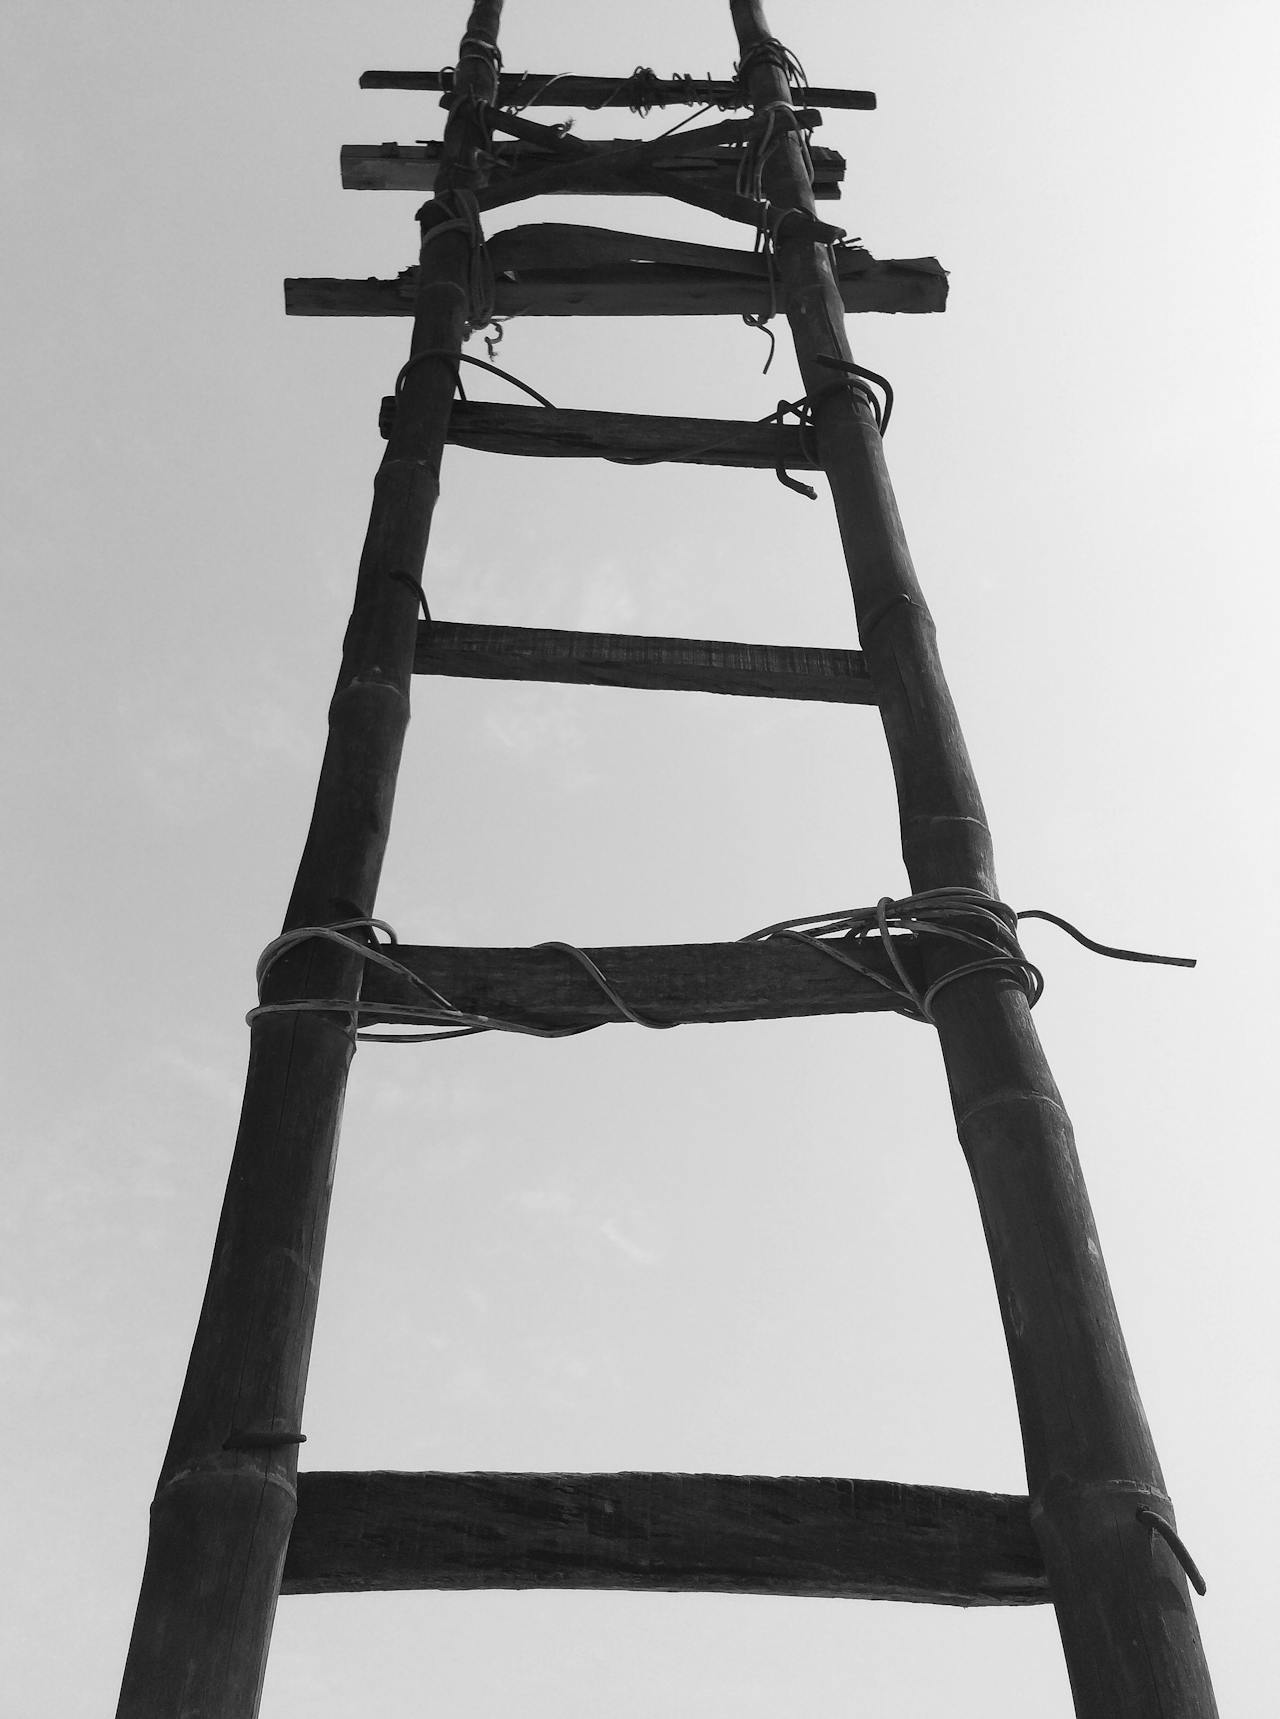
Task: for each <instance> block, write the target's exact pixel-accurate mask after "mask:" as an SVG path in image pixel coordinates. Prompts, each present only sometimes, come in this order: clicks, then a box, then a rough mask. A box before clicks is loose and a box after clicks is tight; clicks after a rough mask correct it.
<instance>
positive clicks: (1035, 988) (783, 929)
mask: <svg viewBox="0 0 1280 1719" xmlns="http://www.w3.org/2000/svg"><path fill="white" fill-rule="evenodd" d="M1022 919H1047V920H1049V921H1050V923H1051V924H1054V925H1057V926H1059V927H1060V928H1061V929H1062V930H1063V931H1066V932H1067V933H1068V934H1069V935H1070V936H1072V937H1074V938H1075V939H1076V941H1077V942H1079V943H1082V944H1083V945H1084V946H1085V947H1086V948H1087V949H1091V950H1093V951H1094V953H1095V954H1098V955H1106V956H1109V957H1110V958H1112V959H1113V960H1118V961H1150V962H1156V963H1158V964H1160V965H1162V966H1166V967H1194V966H1195V961H1194V960H1192V959H1191V958H1189V957H1187V956H1183V955H1147V954H1140V953H1139V952H1137V951H1136V950H1131V949H1116V948H1112V947H1111V946H1110V945H1109V944H1106V943H1095V942H1094V941H1093V939H1092V938H1089V937H1086V936H1085V935H1084V933H1083V932H1082V931H1079V930H1078V929H1077V928H1076V927H1075V926H1074V925H1072V924H1071V923H1070V921H1068V920H1065V919H1061V918H1059V917H1058V915H1057V914H1054V913H1048V912H1046V911H1045V910H1044V909H1043V908H1026V909H1024V910H1023V911H1022V912H1020V913H1016V912H1015V911H1014V910H1013V908H1011V907H1007V906H1006V905H1005V903H1004V902H1002V901H998V900H997V899H996V898H995V897H994V896H989V895H985V894H983V892H982V891H981V890H977V889H966V888H961V887H958V886H957V887H956V888H953V889H930V890H924V891H922V892H921V893H920V894H918V895H908V896H904V897H903V899H902V900H901V901H894V900H892V899H891V898H890V897H889V896H884V897H882V898H881V899H880V901H878V902H877V903H876V905H875V906H874V907H858V908H852V909H847V910H844V911H842V912H837V913H824V914H816V915H810V916H808V917H806V918H803V919H787V920H780V921H779V922H778V923H777V924H776V925H767V926H765V927H764V929H763V930H761V931H754V932H752V933H751V934H750V935H749V936H748V937H744V938H743V939H742V941H743V942H744V943H750V942H764V941H766V940H767V939H769V938H770V937H791V938H794V939H795V940H797V941H798V942H801V943H804V944H807V945H808V947H809V948H811V949H815V950H817V951H818V953H819V954H822V955H825V956H828V957H830V959H832V960H835V961H839V962H841V963H842V964H843V965H844V966H846V967H851V968H852V969H853V970H854V971H855V972H857V973H860V974H862V976H863V977H864V978H867V979H870V980H872V981H873V982H874V983H875V984H877V985H881V986H883V987H884V989H885V990H887V991H889V992H891V993H892V994H893V995H894V996H895V997H896V998H897V999H898V1003H899V1011H898V1012H899V1013H902V1014H905V1015H909V1016H911V1017H912V1018H913V1019H915V1020H921V1021H927V1022H929V1023H930V1024H932V1022H933V1012H932V1006H933V999H934V998H935V997H936V996H937V994H938V992H939V991H941V990H943V989H944V988H945V987H946V986H948V985H953V984H955V983H956V981H957V980H958V979H965V978H968V977H970V976H971V975H972V974H974V973H982V972H992V971H995V972H1006V973H1008V974H1010V976H1011V977H1012V978H1014V979H1015V980H1016V981H1017V983H1018V984H1019V985H1020V986H1021V987H1022V989H1023V991H1024V992H1025V993H1026V997H1027V1001H1028V1003H1029V1004H1030V1005H1031V1007H1032V1008H1034V1007H1035V1005H1036V1004H1037V1003H1038V1002H1039V1001H1040V998H1041V997H1042V996H1043V994H1044V975H1043V974H1042V973H1041V971H1040V969H1039V968H1038V967H1037V966H1036V965H1035V964H1034V962H1032V961H1030V960H1028V958H1027V957H1026V955H1025V954H1024V953H1023V951H1022V947H1021V945H1020V944H1019V942H1018V932H1017V927H1018V922H1019V920H1022ZM872 937H875V938H878V939H879V941H880V943H881V944H882V946H883V948H884V952H885V955H886V956H887V957H888V960H889V962H890V964H891V966H892V967H893V970H894V979H888V978H886V977H885V975H884V974H882V973H879V972H877V971H876V970H875V969H874V968H873V967H869V966H867V965H866V963H865V961H860V960H859V959H858V957H857V955H856V954H851V953H850V952H849V949H848V947H839V948H838V947H836V946H835V942H834V940H835V939H839V940H840V941H841V942H842V944H844V945H848V944H850V943H851V944H852V945H853V947H854V949H861V948H862V947H864V946H865V944H866V943H867V941H868V939H869V938H872ZM928 937H934V938H942V939H945V940H948V941H950V942H952V943H958V944H960V945H961V946H962V947H964V948H966V949H971V950H974V951H976V953H977V958H976V959H974V960H970V961H966V962H964V963H962V964H961V965H960V966H958V967H953V968H952V969H951V970H950V971H949V972H947V973H944V974H943V975H942V977H941V978H939V979H936V980H935V981H934V982H933V984H932V985H930V986H929V987H928V988H927V989H926V990H924V991H923V992H922V991H921V990H920V989H919V988H918V986H917V985H916V984H915V983H914V981H913V980H912V978H911V976H910V974H909V973H908V971H907V968H906V965H905V963H904V962H903V959H902V951H901V948H900V947H899V948H895V944H897V945H901V944H902V943H903V942H904V941H907V942H909V943H910V944H911V945H912V946H913V947H919V945H920V944H921V943H922V941H923V940H924V939H925V938H928Z"/></svg>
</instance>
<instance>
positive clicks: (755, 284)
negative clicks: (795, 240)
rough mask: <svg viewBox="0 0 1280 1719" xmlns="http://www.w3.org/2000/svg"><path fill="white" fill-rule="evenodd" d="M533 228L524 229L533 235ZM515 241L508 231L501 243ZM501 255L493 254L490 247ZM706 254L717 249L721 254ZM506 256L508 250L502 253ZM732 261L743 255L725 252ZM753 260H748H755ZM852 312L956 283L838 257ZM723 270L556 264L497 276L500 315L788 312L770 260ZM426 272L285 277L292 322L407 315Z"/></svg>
mask: <svg viewBox="0 0 1280 1719" xmlns="http://www.w3.org/2000/svg"><path fill="white" fill-rule="evenodd" d="M528 230H529V229H527V228H515V229H513V231H515V232H526V231H528ZM505 237H506V234H503V233H500V234H499V235H498V237H497V239H495V240H494V241H493V246H497V245H498V242H499V240H501V239H503V238H505ZM491 248H493V247H491ZM692 248H701V249H703V250H706V251H711V250H713V249H714V247H712V246H710V245H707V246H702V247H691V249H692ZM499 254H501V253H499ZM723 254H724V256H725V257H726V258H730V257H734V258H736V257H739V256H742V255H743V254H744V253H741V252H735V251H729V250H726V251H725V252H724V253H723ZM747 254H748V255H749V253H747ZM837 259H838V262H839V265H840V273H839V279H838V286H839V291H840V298H841V301H842V303H843V305H844V308H845V310H846V311H847V312H850V313H858V312H866V313H870V312H875V313H880V314H889V315H894V314H905V315H924V314H929V313H932V312H937V311H942V310H945V309H946V303H947V276H946V271H945V270H944V269H943V268H942V266H941V264H939V263H938V262H937V261H936V259H935V258H933V257H918V258H912V259H908V260H905V261H901V260H900V261H887V262H880V261H878V260H877V259H876V258H874V257H871V256H869V255H868V253H867V252H866V251H849V252H837ZM751 261H752V263H754V264H756V265H757V266H755V267H752V268H743V267H741V266H739V265H737V264H735V265H734V266H732V267H730V266H726V267H724V268H723V269H717V268H714V267H707V266H696V267H695V266H690V265H687V264H683V263H657V262H644V261H638V260H637V261H614V262H608V263H599V264H595V265H592V266H586V267H574V266H571V265H569V264H567V263H565V264H559V265H557V264H556V263H554V262H551V261H547V262H545V263H543V264H541V265H539V266H532V265H526V266H525V267H523V268H521V269H520V270H519V272H518V273H517V272H514V271H513V272H503V273H499V274H498V276H497V282H496V288H495V292H494V301H493V303H494V312H495V314H496V315H498V316H747V315H750V316H760V315H768V314H769V312H770V311H771V310H773V309H774V308H776V309H777V310H778V311H780V312H781V311H785V309H786V306H787V290H786V287H785V285H784V284H783V283H782V282H780V281H779V282H775V283H774V285H773V287H772V288H771V287H770V283H769V279H768V274H767V271H766V268H765V265H764V262H763V260H762V259H760V258H751ZM417 278H418V271H417V270H416V269H407V270H406V271H405V272H404V273H403V274H402V275H400V276H399V277H398V278H397V279H395V280H334V279H325V278H323V277H321V278H316V277H310V278H302V279H294V280H286V281H285V283H284V305H285V313H286V315H288V316H408V315H409V314H410V313H411V311H412V309H413V302H414V293H415V291H416V289H417Z"/></svg>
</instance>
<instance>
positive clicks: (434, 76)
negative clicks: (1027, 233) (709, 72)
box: [360, 71, 876, 112]
mask: <svg viewBox="0 0 1280 1719" xmlns="http://www.w3.org/2000/svg"><path fill="white" fill-rule="evenodd" d="M452 81H453V75H452V73H451V72H448V71H444V72H384V71H373V72H361V74H360V88H361V89H362V90H439V91H445V90H449V89H451V88H452ZM644 93H645V95H646V98H647V101H648V104H649V105H650V106H651V107H671V106H684V107H707V106H710V105H714V106H716V107H729V106H730V105H732V106H734V107H750V106H751V103H750V102H749V101H748V100H747V99H746V98H745V97H744V96H743V94H742V89H741V86H740V85H739V84H738V83H737V82H736V81H733V80H730V79H727V78H655V79H654V80H652V82H646V83H645V85H644ZM802 94H803V96H804V99H805V101H806V102H807V103H809V104H810V105H811V106H813V107H830V108H841V109H844V110H846V111H850V110H853V111H862V112H871V111H873V110H874V108H875V105H876V98H875V96H874V94H873V93H872V91H870V90H839V89H827V88H819V89H811V88H806V89H805V90H804V91H803V92H802ZM636 96H637V85H636V83H635V82H634V80H633V79H632V78H630V77H624V78H593V77H567V76H563V75H560V74H557V73H553V72H514V73H513V72H504V73H503V74H502V76H501V77H500V78H499V79H498V101H499V102H500V103H501V104H502V105H503V106H507V105H508V104H510V103H512V102H516V103H518V105H519V106H521V107H586V108H602V107H631V106H632V104H633V103H634V102H635V101H636Z"/></svg>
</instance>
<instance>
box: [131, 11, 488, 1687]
mask: <svg viewBox="0 0 1280 1719" xmlns="http://www.w3.org/2000/svg"><path fill="white" fill-rule="evenodd" d="M500 12H501V0H476V4H475V5H474V6H473V7H472V10H471V15H470V19H469V21H468V25H467V37H468V40H469V41H470V42H471V43H472V44H473V46H472V47H471V48H470V49H469V50H468V51H467V52H465V53H464V54H460V56H459V68H458V73H457V76H458V80H459V87H460V89H461V90H462V91H463V92H464V93H469V94H471V95H473V96H474V97H475V98H477V101H484V100H490V99H492V97H493V95H494V93H495V86H494V76H495V71H494V67H493V66H492V64H491V58H492V57H493V56H492V51H491V52H489V53H485V52H477V51H476V46H475V45H483V44H486V43H487V44H493V43H494V42H495V40H496V34H497V28H498V18H499V14H500ZM482 141H483V131H482V128H481V126H480V124H479V121H478V119H477V117H476V108H475V104H474V103H472V102H463V103H461V104H460V105H459V107H458V108H457V109H456V110H455V112H454V113H453V114H452V115H451V116H450V123H449V126H448V127H447V128H446V133H445V157H446V168H445V169H444V170H442V174H441V185H442V189H454V188H458V189H461V188H465V187H467V186H469V185H473V184H474V183H476V178H477V172H478V170H477V169H476V168H475V167H474V166H473V165H472V164H473V163H474V162H475V161H476V160H477V149H478V146H479V145H480V144H481V143H482ZM421 265H422V269H421V279H420V282H419V292H418V301H417V310H416V315H415V319H414V329H413V336H412V343H411V349H412V350H413V351H415V352H428V351H436V350H441V349H442V350H444V351H445V352H450V351H452V352H454V353H456V352H458V351H459V349H460V347H461V343H462V339H463V335H464V332H465V329H466V318H467V308H468V282H469V271H470V247H469V245H468V244H467V242H466V240H465V238H464V236H463V235H462V234H461V233H455V232H453V231H450V232H447V233H445V234H443V235H442V236H440V237H437V238H435V239H434V241H433V242H432V243H431V244H430V245H429V246H428V245H427V243H426V235H425V234H424V244H423V251H422V257H421ZM454 378H455V366H454V365H453V364H451V363H448V362H431V363H422V364H419V365H416V366H414V367H413V369H412V370H411V371H410V372H409V374H408V376H407V377H406V381H405V387H404V390H403V393H402V397H401V400H400V410H399V412H398V414H397V419H396V426H395V430H394V432H393V434H392V437H391V440H390V442H389V444H388V446H387V450H386V454H385V456H384V458H383V461H382V464H381V466H380V468H379V471H378V474H377V477H376V478H375V481H374V500H373V507H372V511H371V514H370V520H369V528H368V533H367V535H366V538H365V545H364V551H363V554H362V556H361V561H360V569H359V574H358V578H357V582H356V591H355V601H354V606H353V609H352V615H351V622H350V625H349V626H348V629H347V635H346V640H345V643H344V649H343V658H342V665H341V668H340V671H339V674H338V682H337V687H336V689H335V692H334V696H333V700H332V702H331V705H330V712H329V738H328V744H327V746H326V749H325V755H324V761H323V763H322V765H321V771H320V779H319V783H318V786H317V790H316V800H315V808H314V811H313V813H312V820H311V827H310V830H309V832H308V836H307V841H306V845H305V847H304V849H303V854H302V859H301V862H300V864H299V867H298V874H297V879H296V881H295V884H294V890H293V895H292V897H291V899H290V902H289V907H288V910H287V913H286V917H285V926H286V928H293V927H302V926H308V925H324V924H330V923H333V922H335V921H341V920H347V919H351V918H352V917H358V916H364V915H369V914H371V913H372V912H373V906H374V895H375V891H376V888H377V883H378V876H379V873H380V870H381V866H382V859H383V854H384V851H385V847H386V838H387V831H388V826H389V822H390V817H391V809H392V803H393V800H394V795H395V782H396V773H397V769H398V765H399V759H400V749H401V745H402V742H403V737H404V731H405V725H406V723H407V720H408V714H409V704H408V694H409V682H410V675H411V673H412V669H413V654H414V647H415V644H416V638H417V608H418V591H417V581H418V580H419V578H420V576H421V570H422V564H423V557H424V554H425V551H426V543H427V537H428V534H429V531H430V526H431V518H432V513H433V510H434V506H435V501H436V496H437V493H438V489H439V483H438V472H439V465H440V454H441V449H442V447H443V442H444V427H445V423H446V421H447V418H448V415H449V406H450V401H451V399H452V396H453V389H454ZM363 970H364V962H363V960H362V959H361V958H360V957H359V956H356V955H350V954H345V953H341V952H339V951H338V950H336V949H335V948H334V946H333V945H331V944H325V943H319V942H316V941H310V942H307V943H305V944H303V945H300V946H299V947H298V948H297V949H295V950H294V951H292V952H291V953H289V954H287V955H285V956H284V958H283V959H282V960H280V962H279V963H278V965H277V966H276V967H275V968H274V969H273V971H272V973H271V974H270V976H269V978H268V980H267V982H266V984H265V986H264V1001H265V1002H267V1003H273V1002H288V1001H290V1000H293V999H296V998H314V999H318V1000H323V999H327V998H349V999H354V998H356V997H358V995H359V985H360V979H361V976H362V973H363ZM352 1050H353V1039H352V1033H351V1029H350V1022H349V1017H348V1016H347V1015H346V1014H345V1013H344V1012H335V1013H332V1014H331V1013H323V1012H295V1011H289V1010H287V1009H285V1010H284V1011H283V1012H280V1013H266V1014H259V1015H258V1016H257V1017H256V1018H255V1020H254V1022H253V1026H252V1028H251V1032H250V1047H249V1070H248V1075H247V1078H246V1083H245V1095H244V1103H243V1108H242V1111H241V1117H240V1128H239V1133H238V1135H237V1139H236V1147H235V1154H234V1158H233V1161H232V1166H231V1173H230V1177H229V1179H228V1183H227V1191H226V1196H225V1199H224V1203H223V1209H222V1217H221V1221H220V1224H219V1229H218V1238H217V1242H216V1244H215V1248H214V1257H213V1263H212V1266H211V1268H210V1273H209V1280H208V1287H207V1289H206V1292H205V1299H204V1304H203V1306H202V1308H201V1311H200V1318H199V1321H198V1324H197V1328H196V1335H195V1340H194V1343H193V1345H192V1350H191V1359H190V1362H189V1364H188V1368H187V1374H186V1378H185V1381H184V1383H183V1387H182V1393H181V1397H180V1399H179V1404H178V1411H177V1415H176V1418H175V1421H174V1427H173V1433H172V1436H171V1438H170V1442H169V1448H168V1451H167V1453H166V1455H165V1459H164V1463H163V1466H162V1469H161V1473H160V1481H159V1486H158V1489H157V1492H156V1498H155V1502H154V1504H153V1506H152V1511H151V1533H150V1538H149V1542H148V1548H147V1561H146V1567H145V1570H144V1573H143V1580H142V1591H141V1595H140V1597H139V1601H138V1610H137V1616H136V1620H135V1624H134V1631H133V1638H132V1641H131V1644H130V1649H129V1655H128V1659H127V1662H126V1665H125V1672H124V1680H123V1686H122V1690H121V1695H120V1704H119V1708H118V1716H119V1719H159V1716H161V1715H163V1716H165V1719H168V1716H170V1715H172V1716H174V1719H177V1716H178V1715H182V1716H184V1719H196V1716H197V1715H198V1716H199V1719H251V1716H252V1715H253V1714H255V1713H256V1712H257V1709H258V1701H259V1697H260V1693H261V1688H262V1679H263V1674H264V1671H265V1667H266V1655H267V1647H268V1643H269V1640H270V1635H271V1624H272V1619H273V1617H274V1613H275V1601H276V1594H277V1591H278V1588H279V1582H280V1573H281V1570H282V1568H283V1564H284V1556H285V1547H286V1544H287V1541H288V1536H289V1530H290V1526H291V1523H292V1519H293V1516H294V1512H295V1507H296V1506H295V1478H296V1474H297V1452H298V1444H299V1442H300V1440H301V1438H302V1436H303V1435H302V1428H301V1420H302V1408H303V1399H304V1395H305V1390H306V1379H307V1366H308V1361H309V1357H310V1350H311V1337H312V1331H313V1329H314V1324H315V1312H316V1295H317V1289H318V1285H319V1278H320V1267H321V1262H322V1259H323V1254H324V1238H325V1229H326V1224H327V1220H328V1209H329V1194H330V1188H331V1185H332V1176H333V1161H334V1155H335V1153H336V1150H337V1143H338V1128H339V1121H340V1118H341V1113H342V1100H343V1094H344V1091H345V1087H346V1077H347V1068H348V1065H349V1063H350V1060H351V1055H352Z"/></svg>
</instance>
